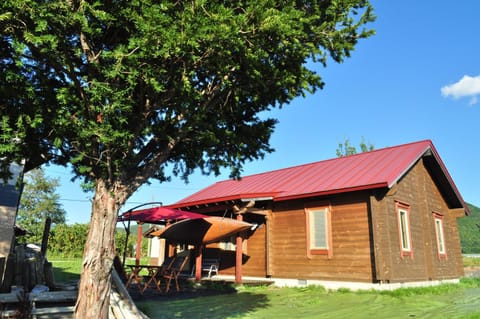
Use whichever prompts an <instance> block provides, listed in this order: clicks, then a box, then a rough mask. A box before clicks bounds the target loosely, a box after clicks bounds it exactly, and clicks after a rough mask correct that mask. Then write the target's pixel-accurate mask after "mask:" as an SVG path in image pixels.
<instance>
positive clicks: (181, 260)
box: [163, 256, 188, 292]
mask: <svg viewBox="0 0 480 319" xmlns="http://www.w3.org/2000/svg"><path fill="white" fill-rule="evenodd" d="M187 262H188V256H182V257H177V258H176V259H175V262H174V264H173V266H172V268H171V269H170V270H169V271H166V272H165V274H163V278H164V279H165V280H166V281H167V282H166V286H165V292H168V291H169V290H170V284H171V282H172V280H175V287H176V288H177V292H178V291H180V286H179V284H178V276H179V275H180V273H181V272H182V270H183V268H184V267H185V265H186V264H187Z"/></svg>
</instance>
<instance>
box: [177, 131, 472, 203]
mask: <svg viewBox="0 0 480 319" xmlns="http://www.w3.org/2000/svg"><path fill="white" fill-rule="evenodd" d="M428 151H431V153H432V154H433V155H434V157H435V159H436V161H437V163H438V164H439V166H440V168H441V170H442V171H443V174H444V176H445V177H446V178H447V180H448V182H449V183H450V185H451V187H452V189H453V191H454V192H455V195H456V196H457V197H458V200H459V201H460V202H461V203H462V206H464V207H466V205H464V202H463V199H462V198H461V196H460V194H459V192H458V190H457V188H456V187H455V184H454V183H453V181H452V179H451V177H450V175H449V174H448V172H447V170H446V168H445V166H444V164H443V163H442V161H441V159H440V157H439V156H438V154H437V152H436V150H435V148H434V146H433V144H432V142H431V141H429V140H425V141H420V142H415V143H410V144H404V145H399V146H394V147H388V148H383V149H378V150H374V151H371V152H365V153H359V154H356V155H351V156H345V157H339V158H334V159H330V160H326V161H321V162H315V163H310V164H305V165H300V166H294V167H289V168H284V169H279V170H274V171H270V172H265V173H261V174H255V175H249V176H244V177H243V178H242V179H241V180H225V181H221V182H217V183H215V184H213V185H211V186H208V187H206V188H204V189H202V190H200V191H198V192H197V193H194V194H192V195H190V196H188V197H186V198H184V199H182V200H180V201H179V202H177V203H175V204H173V205H170V207H187V206H193V205H201V204H208V203H215V202H221V201H225V200H238V199H249V198H260V197H263V198H271V199H272V200H273V201H283V200H289V199H296V198H305V197H311V196H319V195H327V194H335V193H343V192H350V191H357V190H366V189H374V188H383V187H388V188H390V187H391V186H393V185H394V184H395V183H396V182H397V181H398V180H399V179H400V178H401V177H402V176H403V175H404V174H405V173H406V172H407V170H408V169H410V168H411V167H412V166H413V165H414V164H415V163H416V162H417V161H418V160H419V159H420V158H421V157H422V156H423V155H424V154H425V153H426V152H428Z"/></svg>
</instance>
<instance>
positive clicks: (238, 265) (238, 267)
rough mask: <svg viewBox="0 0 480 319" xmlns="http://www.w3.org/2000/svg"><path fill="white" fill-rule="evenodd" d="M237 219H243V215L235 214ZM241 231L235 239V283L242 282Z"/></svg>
mask: <svg viewBox="0 0 480 319" xmlns="http://www.w3.org/2000/svg"><path fill="white" fill-rule="evenodd" d="M237 220H238V221H243V215H242V214H237ZM242 242H243V238H242V233H238V234H237V241H236V246H237V247H236V250H235V252H236V255H235V283H236V284H241V283H242V257H243V251H242V246H243V245H242Z"/></svg>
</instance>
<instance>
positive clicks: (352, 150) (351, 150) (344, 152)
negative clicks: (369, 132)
mask: <svg viewBox="0 0 480 319" xmlns="http://www.w3.org/2000/svg"><path fill="white" fill-rule="evenodd" d="M359 146H360V152H369V151H373V150H374V149H375V147H374V146H373V144H367V143H366V142H365V138H364V137H362V141H361V142H360V145H359ZM357 153H358V151H357V148H356V147H355V146H353V145H351V144H350V140H349V139H348V138H347V139H345V142H344V143H338V148H337V150H336V154H337V157H343V156H348V155H354V154H357Z"/></svg>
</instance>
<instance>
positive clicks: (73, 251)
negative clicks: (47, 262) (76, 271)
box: [48, 224, 88, 258]
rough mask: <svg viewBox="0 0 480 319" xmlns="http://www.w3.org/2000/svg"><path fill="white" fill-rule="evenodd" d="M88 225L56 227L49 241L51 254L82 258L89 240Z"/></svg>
mask: <svg viewBox="0 0 480 319" xmlns="http://www.w3.org/2000/svg"><path fill="white" fill-rule="evenodd" d="M87 233H88V224H73V225H66V224H60V225H56V226H55V227H54V228H53V229H52V231H51V232H50V237H49V239H48V252H49V254H50V253H51V254H53V255H57V256H62V257H64V258H67V257H82V255H83V248H84V247H85V241H86V239H87Z"/></svg>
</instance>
